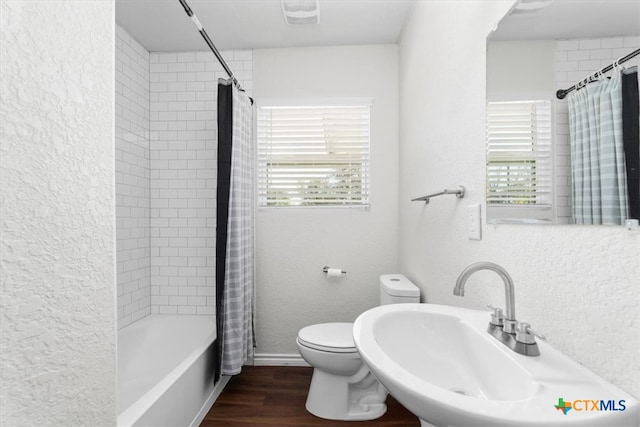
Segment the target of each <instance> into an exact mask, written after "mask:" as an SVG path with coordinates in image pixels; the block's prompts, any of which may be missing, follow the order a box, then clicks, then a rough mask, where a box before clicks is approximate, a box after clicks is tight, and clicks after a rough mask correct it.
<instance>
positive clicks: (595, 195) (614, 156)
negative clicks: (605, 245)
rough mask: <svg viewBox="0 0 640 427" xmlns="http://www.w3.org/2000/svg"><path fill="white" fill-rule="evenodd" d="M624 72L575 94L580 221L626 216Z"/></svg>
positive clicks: (572, 128) (574, 166)
mask: <svg viewBox="0 0 640 427" xmlns="http://www.w3.org/2000/svg"><path fill="white" fill-rule="evenodd" d="M621 86H622V85H621V78H620V73H614V76H613V78H612V79H610V80H606V79H605V80H600V81H597V82H594V83H591V84H588V85H587V86H586V87H584V88H582V89H581V90H577V91H575V92H573V93H571V94H570V95H569V97H568V101H569V141H570V145H571V171H572V180H573V183H572V184H573V194H572V195H573V216H574V220H575V222H576V224H623V223H624V221H625V219H627V218H628V213H629V212H628V195H627V175H626V167H625V154H624V143H623V136H622V135H623V131H622V89H621Z"/></svg>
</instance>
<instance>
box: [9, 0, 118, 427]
mask: <svg viewBox="0 0 640 427" xmlns="http://www.w3.org/2000/svg"><path fill="white" fill-rule="evenodd" d="M0 8H1V9H0V17H1V18H0V19H1V23H0V55H1V57H2V60H1V61H0V67H1V68H0V70H1V75H2V78H1V79H0V91H1V92H2V104H1V110H0V111H1V114H2V119H1V120H0V122H1V126H2V128H1V129H2V131H1V132H2V134H1V141H2V148H1V152H0V166H1V168H0V169H1V175H0V189H1V191H2V193H1V194H2V199H1V206H2V207H1V209H2V211H1V217H2V249H1V250H2V253H1V255H2V263H1V264H0V269H1V270H0V271H1V278H2V288H1V295H0V301H1V303H0V304H1V314H0V328H1V329H0V331H1V334H0V344H1V345H0V347H1V349H2V351H1V352H0V359H1V365H2V380H1V382H0V401H1V402H2V403H1V404H0V405H1V407H0V424H1V425H3V426H33V425H43V426H44V425H55V426H113V425H115V421H116V418H115V330H116V325H115V318H116V311H115V289H116V286H115V259H114V254H115V212H114V206H115V200H114V143H113V139H114V131H113V108H114V102H113V93H114V78H113V70H114V59H113V58H114V44H115V43H114V29H113V12H114V10H113V3H112V2H71V1H69V2H66V1H64V2H63V1H52V2H26V1H25V2H6V1H3V2H2V3H0Z"/></svg>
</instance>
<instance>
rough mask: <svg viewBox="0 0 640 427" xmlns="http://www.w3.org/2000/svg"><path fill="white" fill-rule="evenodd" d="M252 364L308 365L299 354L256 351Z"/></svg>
mask: <svg viewBox="0 0 640 427" xmlns="http://www.w3.org/2000/svg"><path fill="white" fill-rule="evenodd" d="M253 365H254V366H310V365H309V364H308V363H307V362H305V361H304V359H303V358H302V356H300V355H299V354H297V353H295V354H273V353H256V354H254V355H253Z"/></svg>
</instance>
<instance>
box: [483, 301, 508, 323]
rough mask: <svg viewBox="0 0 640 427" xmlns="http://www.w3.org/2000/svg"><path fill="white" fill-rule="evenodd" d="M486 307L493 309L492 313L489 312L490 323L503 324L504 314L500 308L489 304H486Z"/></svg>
mask: <svg viewBox="0 0 640 427" xmlns="http://www.w3.org/2000/svg"><path fill="white" fill-rule="evenodd" d="M487 308H488V309H489V310H493V313H492V314H491V322H490V323H491V324H492V325H496V326H503V325H504V314H503V312H502V309H501V308H498V307H494V306H492V305H491V304H487Z"/></svg>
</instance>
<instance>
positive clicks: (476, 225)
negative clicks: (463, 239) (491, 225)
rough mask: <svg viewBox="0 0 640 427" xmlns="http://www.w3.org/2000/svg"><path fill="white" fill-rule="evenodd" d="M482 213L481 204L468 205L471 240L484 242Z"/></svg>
mask: <svg viewBox="0 0 640 427" xmlns="http://www.w3.org/2000/svg"><path fill="white" fill-rule="evenodd" d="M480 212H481V211H480V203H473V204H470V205H467V217H468V221H469V240H482V221H481V218H480Z"/></svg>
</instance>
